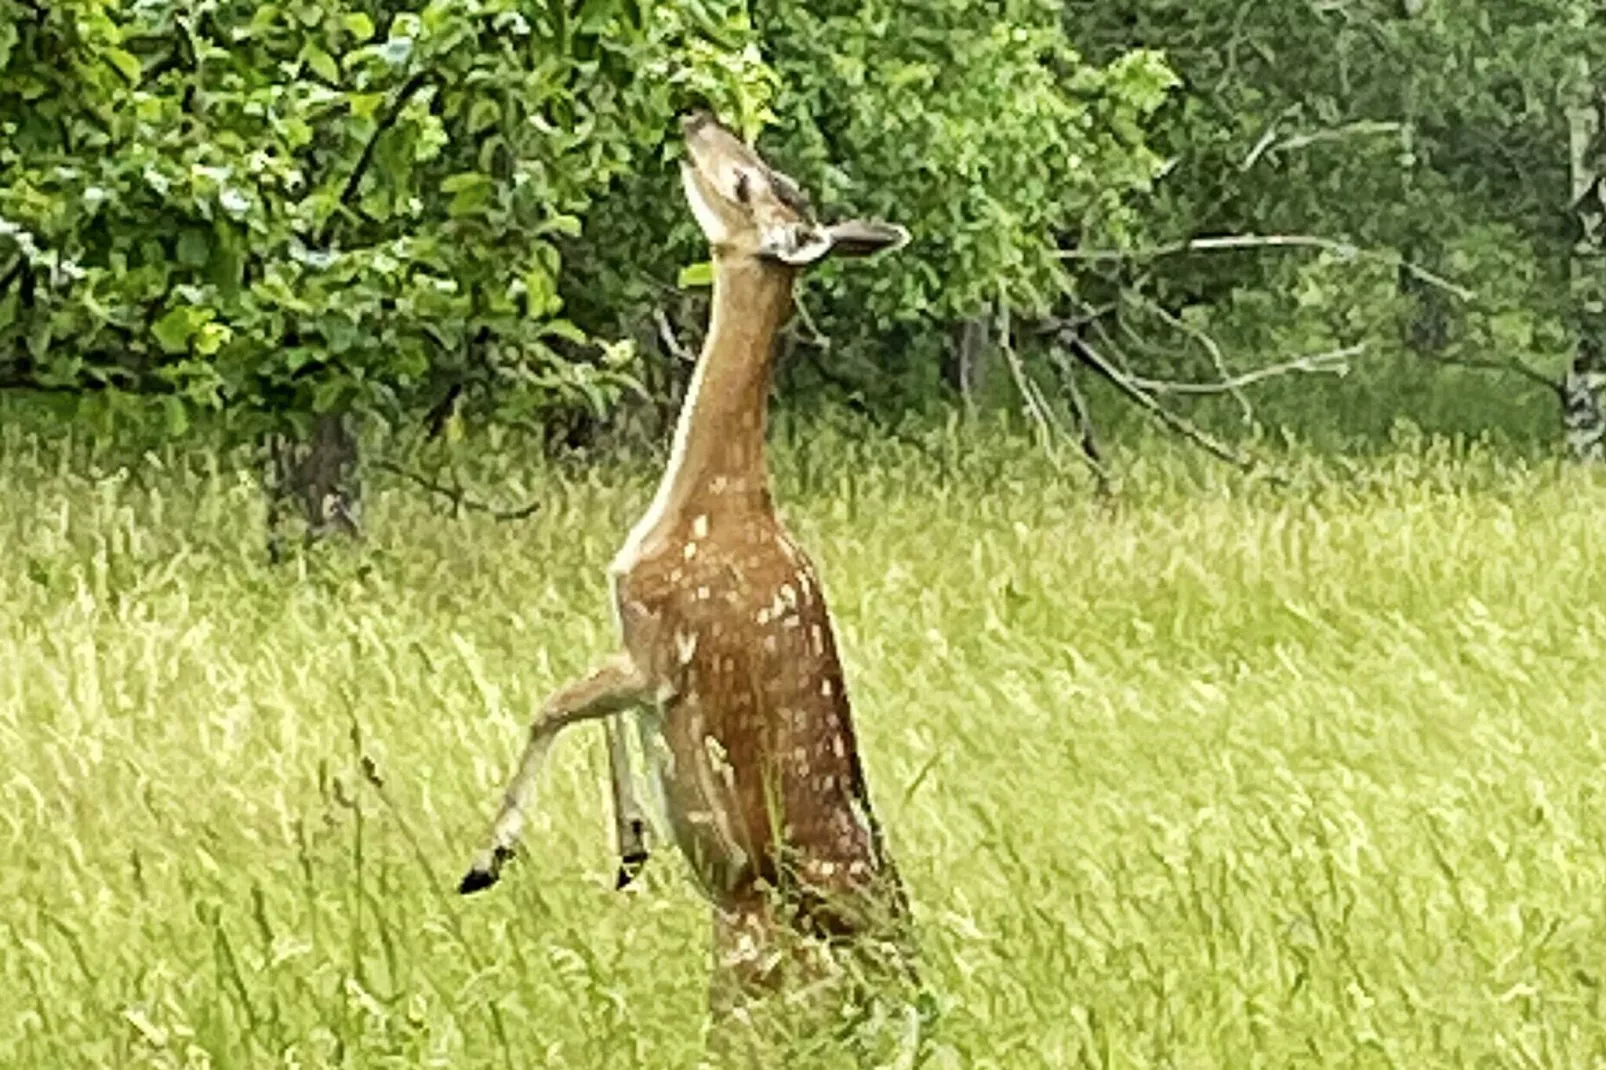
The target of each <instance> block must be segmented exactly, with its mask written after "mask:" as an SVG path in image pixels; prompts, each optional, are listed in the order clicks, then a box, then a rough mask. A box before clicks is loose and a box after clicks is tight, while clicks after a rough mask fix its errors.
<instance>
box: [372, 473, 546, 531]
mask: <svg viewBox="0 0 1606 1070" xmlns="http://www.w3.org/2000/svg"><path fill="white" fill-rule="evenodd" d="M374 467H375V468H377V469H379V470H380V471H381V472H389V473H390V474H392V475H396V476H400V477H402V478H403V479H405V480H407V481H408V482H411V483H415V484H417V485H418V486H420V487H422V488H424V489H425V490H427V491H429V492H430V493H431V494H439V495H440V496H441V497H443V498H446V499H448V500H450V501H451V503H452V512H453V515H456V514H458V513H461V512H462V511H463V510H465V509H467V510H469V511H470V512H475V513H486V514H488V515H489V516H490V517H491V519H492V520H503V521H506V520H524V519H527V518H529V517H531V516H534V515H535V514H536V513H537V512H539V511H540V509H541V502H539V501H532V502H531V503H530V504H529V505H526V506H524V507H523V508H520V509H508V510H502V509H497V508H496V507H495V506H491V505H486V504H485V503H484V502H480V501H475V500H474V499H473V498H470V497H469V496H468V492H467V491H466V490H464V489H463V488H462V487H460V486H453V487H448V486H446V485H445V484H443V483H437V482H435V481H434V480H433V479H430V478H429V477H428V476H425V475H421V474H420V473H418V472H414V471H412V470H411V469H408V468H403V467H402V466H401V465H399V464H395V463H393V462H391V461H386V460H378V461H375V462H374Z"/></svg>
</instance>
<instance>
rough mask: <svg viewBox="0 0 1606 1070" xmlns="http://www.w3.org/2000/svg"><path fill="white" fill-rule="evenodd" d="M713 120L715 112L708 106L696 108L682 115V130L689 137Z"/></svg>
mask: <svg viewBox="0 0 1606 1070" xmlns="http://www.w3.org/2000/svg"><path fill="white" fill-rule="evenodd" d="M712 122H714V113H713V112H711V111H709V110H708V109H707V108H694V109H692V110H691V111H688V112H686V113H685V114H684V115H682V116H681V117H680V130H681V133H683V134H685V135H686V136H687V137H691V136H692V135H693V134H695V133H697V131H699V130H701V129H702V128H703V127H705V126H707V125H708V124H709V123H712Z"/></svg>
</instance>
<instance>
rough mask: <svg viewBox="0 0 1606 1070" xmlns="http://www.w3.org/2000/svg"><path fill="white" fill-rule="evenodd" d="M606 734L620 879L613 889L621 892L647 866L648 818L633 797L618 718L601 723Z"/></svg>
mask: <svg viewBox="0 0 1606 1070" xmlns="http://www.w3.org/2000/svg"><path fill="white" fill-rule="evenodd" d="M603 729H604V730H605V731H606V732H607V733H608V775H609V778H610V779H611V780H612V782H613V827H614V835H615V841H614V842H616V843H617V844H618V845H619V876H618V879H617V880H616V881H615V883H614V887H615V888H623V887H625V886H626V885H628V884H629V883H630V882H631V881H633V880H635V879H636V876H637V875H638V874H639V873H640V872H641V867H642V866H645V865H646V864H647V818H646V814H645V813H644V812H643V810H642V808H641V800H640V799H639V798H638V797H637V796H636V782H635V778H634V777H632V776H631V775H630V749H629V747H628V746H627V745H626V743H625V734H624V726H623V725H621V724H620V723H619V719H618V718H612V719H610V720H607V721H604V722H603Z"/></svg>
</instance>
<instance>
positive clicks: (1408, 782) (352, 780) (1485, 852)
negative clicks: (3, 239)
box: [0, 432, 1606, 1070]
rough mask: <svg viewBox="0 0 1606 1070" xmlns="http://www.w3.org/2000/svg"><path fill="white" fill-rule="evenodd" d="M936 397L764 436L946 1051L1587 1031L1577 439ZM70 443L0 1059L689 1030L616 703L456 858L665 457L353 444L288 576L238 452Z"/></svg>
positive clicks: (700, 963)
mask: <svg viewBox="0 0 1606 1070" xmlns="http://www.w3.org/2000/svg"><path fill="white" fill-rule="evenodd" d="M932 441H933V442H934V443H935V446H934V447H933V450H932V451H930V452H928V453H921V452H920V451H917V450H914V449H911V448H908V447H906V446H893V445H883V446H878V447H867V446H853V445H850V444H848V443H846V442H842V441H837V440H835V439H829V440H826V441H817V442H814V443H813V444H812V445H811V448H809V449H808V450H797V451H783V456H781V457H780V459H779V468H780V474H779V479H778V486H779V489H780V493H781V497H782V501H783V503H784V504H785V508H786V511H787V514H788V517H789V519H790V521H791V523H792V525H793V527H794V529H795V530H796V531H797V532H798V534H799V536H800V537H801V539H802V540H803V541H804V543H805V544H806V545H807V546H808V547H809V548H810V549H811V550H812V552H813V553H814V555H815V557H816V559H817V560H818V562H819V564H820V566H821V569H822V572H823V574H824V579H825V583H826V587H827V593H828V595H829V597H830V599H831V603H832V606H833V608H834V611H835V613H836V615H837V618H838V621H839V628H840V632H841V643H842V646H843V649H844V654H845V657H846V660H847V668H848V675H849V683H850V686H851V687H852V689H853V694H854V696H855V699H856V704H857V718H858V721H859V728H860V735H861V740H862V746H863V749H864V759H865V762H866V765H867V771H868V775H869V778H870V785H871V790H872V793H873V796H874V799H875V802H876V805H877V807H878V809H879V811H880V814H881V817H882V819H883V821H884V823H885V824H886V826H887V827H888V832H889V836H890V839H891V844H892V848H893V850H894V851H895V853H896V855H897V858H898V861H899V864H900V866H901V868H902V870H903V872H904V874H905V877H906V878H907V880H908V881H909V883H910V885H911V893H912V897H913V899H914V901H915V904H916V911H917V921H918V924H919V927H920V932H921V937H922V941H923V945H924V955H925V970H926V973H927V975H928V977H929V979H930V982H931V985H932V987H933V988H934V990H935V991H936V993H937V995H938V996H939V998H940V1002H941V1005H942V1008H943V1013H942V1014H941V1016H940V1018H939V1020H938V1021H937V1022H936V1023H935V1025H934V1027H933V1030H932V1033H931V1035H930V1036H929V1037H928V1038H927V1041H926V1049H925V1051H924V1053H923V1058H925V1059H927V1060H928V1062H927V1063H926V1065H930V1066H936V1067H998V1068H1010V1070H1014V1068H1030V1067H1078V1066H1090V1067H1184V1068H1194V1067H1224V1068H1227V1067H1230V1068H1235V1070H1236V1068H1248V1067H1268V1068H1281V1067H1372V1066H1377V1067H1384V1066H1392V1067H1401V1068H1408V1070H1423V1068H1429V1067H1445V1068H1458V1070H1459V1068H1469V1067H1540V1066H1543V1067H1600V1066H1603V1065H1606V1007H1603V998H1602V985H1603V984H1606V928H1603V926H1602V922H1601V916H1602V910H1603V907H1606V783H1603V781H1602V778H1601V775H1600V774H1601V768H1602V764H1603V759H1606V742H1603V738H1602V725H1603V724H1606V658H1603V656H1602V655H1603V652H1606V569H1603V567H1602V565H1601V560H1602V558H1601V554H1600V551H1599V550H1598V549H1596V547H1597V546H1598V543H1597V540H1598V539H1600V538H1601V537H1602V536H1601V530H1600V529H1601V523H1600V518H1601V517H1602V516H1603V515H1606V478H1602V477H1597V476H1593V475H1590V474H1588V473H1580V472H1576V471H1566V470H1563V469H1561V468H1559V467H1558V466H1555V465H1552V464H1548V463H1546V462H1540V461H1527V462H1519V461H1513V460H1506V461H1502V460H1500V459H1498V458H1497V457H1496V456H1494V455H1492V454H1491V453H1490V452H1488V451H1480V450H1476V449H1473V450H1459V451H1458V450H1452V449H1449V448H1448V447H1445V446H1443V445H1442V444H1440V445H1434V444H1432V443H1428V444H1426V445H1424V446H1423V447H1422V448H1421V449H1419V450H1414V451H1409V452H1401V453H1398V454H1395V455H1384V456H1379V457H1377V458H1374V459H1371V460H1367V461H1364V462H1360V463H1359V464H1357V465H1349V466H1338V465H1330V464H1319V463H1317V462H1315V461H1311V460H1299V459H1297V458H1295V459H1293V460H1291V461H1290V462H1289V463H1290V464H1291V465H1292V466H1293V467H1294V468H1295V469H1296V472H1295V480H1294V484H1293V485H1292V486H1291V487H1283V488H1274V487H1271V486H1268V485H1264V484H1261V483H1258V482H1256V481H1253V480H1246V479H1244V478H1242V477H1239V476H1236V475H1234V474H1231V473H1225V472H1222V471H1219V470H1216V469H1210V468H1206V467H1204V466H1203V462H1200V461H1198V460H1196V459H1192V458H1184V457H1179V456H1178V455H1176V454H1175V453H1172V452H1167V451H1165V450H1160V449H1153V450H1150V451H1148V452H1146V453H1144V455H1143V456H1141V457H1133V456H1126V457H1123V469H1124V471H1125V473H1126V480H1125V485H1124V487H1123V489H1122V493H1121V496H1120V500H1119V502H1118V503H1116V504H1113V505H1110V504H1100V503H1098V502H1095V501H1093V500H1091V498H1090V495H1089V494H1088V491H1087V487H1086V481H1085V480H1084V479H1082V478H1081V477H1080V475H1079V474H1077V473H1074V472H1071V473H1067V474H1066V475H1063V476H1056V475H1055V474H1054V473H1053V472H1052V471H1050V470H1049V469H1048V468H1047V467H1046V466H1045V465H1043V464H1042V463H1040V462H1039V461H1037V460H1036V459H1034V458H1033V457H1032V456H1031V455H1030V454H1029V453H1028V452H1026V451H1025V449H1024V448H1023V447H1010V446H1006V445H998V444H993V445H987V444H985V443H983V444H979V445H978V444H976V443H961V442H956V441H951V440H945V439H943V438H942V436H935V437H934V438H933V440H932ZM945 451H946V452H945ZM72 452H73V451H71V450H68V449H65V448H64V447H61V446H60V445H59V444H58V445H52V446H49V447H46V446H42V445H40V443H39V441H38V440H36V439H32V438H29V437H27V436H25V435H23V434H21V433H20V432H19V433H11V434H9V435H0V750H3V753H4V755H5V762H4V766H3V768H0V818H3V820H4V823H3V826H0V834H3V836H4V864H3V867H0V902H3V903H4V904H5V907H4V910H3V912H0V1064H3V1065H5V1066H16V1067H29V1068H34V1067H87V1066H116V1067H124V1066H129V1067H133V1066H171V1067H179V1066H186V1067H199V1066H220V1067H221V1066H232V1067H268V1066H282V1067H292V1066H297V1067H321V1066H330V1065H347V1066H363V1067H378V1066H394V1067H415V1066H442V1067H446V1066H449V1067H465V1068H466V1067H478V1066H487V1067H499V1066H523V1067H548V1066H550V1067H609V1068H618V1067H644V1068H652V1070H662V1068H679V1067H692V1066H695V1065H697V1062H698V1060H699V1058H700V1057H701V1041H700V1032H699V1030H700V1023H701V1020H702V1013H703V1006H704V998H705V990H704V983H705V978H706V974H707V966H708V958H707V950H706V939H707V922H708V918H707V910H706V907H705V906H703V905H702V903H701V901H700V900H699V898H698V897H697V896H696V894H695V893H694V891H693V890H692V888H691V885H690V884H689V882H688V880H687V876H686V873H685V871H684V868H683V863H682V862H681V860H680V859H679V857H678V856H676V855H675V854H674V853H673V852H672V851H670V850H668V849H663V850H660V851H659V853H658V854H657V855H656V856H655V858H654V860H653V862H652V863H651V864H650V866H649V868H648V871H647V873H646V875H645V877H644V879H643V881H642V885H641V887H640V888H639V889H638V890H635V891H632V892H627V893H624V894H619V893H615V892H614V891H612V890H611V880H612V875H613V866H614V859H613V856H612V848H611V844H610V841H609V831H608V830H609V825H608V820H607V813H608V811H607V809H606V805H605V804H606V792H605V784H606V776H605V763H604V760H603V748H602V733H601V731H600V730H598V729H596V728H594V727H582V728H579V729H577V730H575V731H573V732H572V733H571V734H569V735H568V736H567V737H565V740H564V742H563V743H561V744H560V745H559V748H558V750H557V751H556V752H555V758H554V762H553V764H552V766H551V767H550V774H549V776H548V778H547V780H546V782H545V786H544V788H543V791H542V794H541V802H540V805H541V811H542V812H541V815H540V816H539V817H538V818H536V819H534V820H533V821H532V823H531V826H530V829H529V832H528V836H527V841H526V842H527V846H528V848H529V850H528V853H527V854H526V856H525V857H524V858H523V859H522V860H521V861H520V862H519V863H518V864H516V866H515V867H513V868H512V869H510V871H509V874H508V878H507V880H506V881H505V882H504V883H503V885H501V886H500V887H499V888H498V889H497V890H496V891H495V892H494V893H492V894H489V895H487V896H484V897H478V898H475V899H473V900H460V899H458V898H457V897H456V896H455V895H453V894H452V891H451V889H452V886H453V884H454V882H455V881H456V879H457V878H458V876H459V875H460V873H461V870H462V868H463V866H464V864H465V863H466V862H467V861H468V859H469V857H470V855H471V854H472V852H473V851H474V850H475V849H477V848H478V847H479V846H480V843H481V838H482V836H483V833H484V830H485V828H486V824H485V823H486V821H487V818H488V816H489V814H490V811H491V807H492V804H493V803H494V801H495V799H496V795H497V792H498V791H499V789H500V787H501V785H502V783H503V780H504V778H505V776H506V774H507V772H508V771H509V769H510V767H511V762H512V760H513V757H514V755H515V753H516V749H517V748H518V746H519V745H520V743H521V741H522V728H523V725H524V722H525V719H526V717H527V716H528V714H529V712H530V711H531V709H532V707H533V705H534V704H535V703H536V702H538V701H539V699H540V698H541V697H542V695H543V694H544V693H545V692H546V691H547V690H548V689H549V688H551V687H552V686H554V685H556V684H559V683H561V682H563V680H564V679H565V678H567V677H568V676H569V675H570V674H572V673H575V672H577V671H579V670H581V669H582V668H584V667H585V666H586V664H587V662H588V661H589V660H590V659H592V658H593V657H594V656H596V655H598V654H600V653H602V652H603V651H605V650H606V649H607V648H608V646H609V643H610V640H611V635H610V631H609V628H610V625H609V616H608V612H607V609H606V606H605V602H604V580H603V573H602V569H603V566H604V565H605V564H606V562H607V560H608V558H609V556H610V555H611V553H612V551H613V549H614V548H615V546H616V545H617V543H618V541H619V540H620V539H621V538H622V536H623V534H624V532H625V531H626V529H627V528H628V526H629V524H630V523H631V521H632V520H633V519H634V517H635V515H636V513H637V511H638V510H639V509H641V508H642V507H643V505H644V504H645V502H646V500H647V498H648V497H649V495H650V491H651V481H652V478H653V476H654V474H655V473H654V471H653V469H652V467H651V465H650V464H647V463H642V464H636V465H632V466H629V467H628V468H620V469H616V470H614V471H613V473H612V474H595V475H592V476H590V477H588V478H579V477H573V476H563V475H560V474H558V473H555V472H552V471H547V470H541V469H538V468H534V467H532V468H530V469H529V470H527V471H525V472H524V473H523V474H522V476H520V477H519V479H518V480H517V482H518V483H519V484H521V485H509V486H507V487H504V488H503V492H504V493H503V495H502V496H504V497H506V498H508V499H509V500H516V499H519V498H520V497H521V496H522V495H523V494H525V493H539V494H540V495H541V496H542V497H543V499H545V500H546V501H547V503H548V504H547V507H546V508H545V510H544V511H543V512H542V513H540V514H539V515H538V516H536V517H535V518H533V519H531V520H528V521H524V522H519V523H509V524H499V523H496V522H494V521H491V520H489V519H487V518H484V517H476V516H470V517H468V518H467V519H462V520H454V519H451V518H449V517H445V516H442V515H440V513H439V511H438V510H437V509H435V504H436V503H433V502H431V501H429V500H428V499H427V498H426V497H425V496H424V495H423V494H422V493H421V492H418V491H415V490H411V489H405V488H399V487H389V488H387V487H382V486H381V487H375V488H372V490H373V493H372V494H371V501H370V516H369V519H370V525H371V536H370V540H369V544H368V545H367V546H366V547H365V548H364V549H363V550H362V551H360V552H352V551H346V550H334V551H330V552H320V553H317V554H314V555H313V556H312V557H311V558H310V559H308V560H305V561H302V562H301V563H299V564H297V565H293V566H291V567H289V568H285V569H280V570H273V569H270V568H269V567H268V566H267V565H266V564H265V563H264V562H263V560H262V553H261V546H262V542H261V537H260V522H261V504H260V502H259V500H258V496H257V492H256V490H255V487H254V485H253V484H252V482H251V480H250V478H249V476H247V475H241V474H237V473H236V472H235V471H233V470H231V469H229V468H227V467H220V466H217V465H213V466H211V467H209V466H208V465H207V464H205V463H204V461H198V460H196V459H195V458H193V457H180V456H176V455H167V456H165V459H164V458H163V457H157V456H149V457H147V458H146V459H145V460H142V461H139V462H137V463H134V464H131V465H129V466H128V467H127V468H126V469H125V468H121V467H120V466H119V465H116V464H113V463H111V462H109V461H107V460H105V459H104V458H102V460H101V461H100V462H98V463H96V464H90V463H88V462H86V461H84V459H83V458H82V457H79V458H78V459H77V461H76V462H75V463H69V462H68V461H65V460H63V459H62V458H63V457H65V456H67V455H69V454H71V453H72ZM80 452H81V451H80ZM945 457H946V458H947V459H945ZM506 467H507V470H508V471H517V469H516V468H514V467H513V466H506ZM97 469H98V470H97ZM354 736H355V737H356V741H355V742H354ZM363 755H366V756H368V757H370V758H371V759H372V761H373V763H374V765H375V766H376V767H377V771H378V774H379V776H380V778H382V780H383V785H384V786H383V788H376V787H375V786H373V785H372V784H369V783H367V782H365V779H364V777H363V775H362V773H361V772H360V768H361V758H362V756H363Z"/></svg>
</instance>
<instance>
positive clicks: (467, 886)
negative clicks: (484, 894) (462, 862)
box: [457, 867, 497, 895]
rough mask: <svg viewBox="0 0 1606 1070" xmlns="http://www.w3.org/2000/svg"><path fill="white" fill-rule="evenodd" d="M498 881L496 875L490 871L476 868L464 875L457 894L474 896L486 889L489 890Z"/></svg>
mask: <svg viewBox="0 0 1606 1070" xmlns="http://www.w3.org/2000/svg"><path fill="white" fill-rule="evenodd" d="M496 880H497V874H496V873H494V872H492V871H491V870H488V869H479V868H477V867H476V868H474V869H471V870H469V871H468V872H467V873H465V874H464V875H463V879H462V880H461V881H459V882H458V885H457V894H458V895H473V894H474V893H475V892H480V891H484V890H485V889H486V888H489V887H490V886H491V885H493V884H495V883H496Z"/></svg>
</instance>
